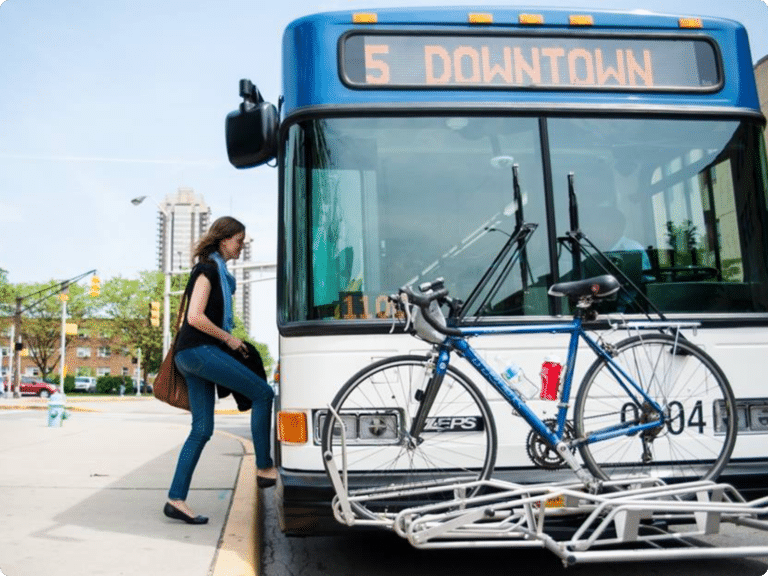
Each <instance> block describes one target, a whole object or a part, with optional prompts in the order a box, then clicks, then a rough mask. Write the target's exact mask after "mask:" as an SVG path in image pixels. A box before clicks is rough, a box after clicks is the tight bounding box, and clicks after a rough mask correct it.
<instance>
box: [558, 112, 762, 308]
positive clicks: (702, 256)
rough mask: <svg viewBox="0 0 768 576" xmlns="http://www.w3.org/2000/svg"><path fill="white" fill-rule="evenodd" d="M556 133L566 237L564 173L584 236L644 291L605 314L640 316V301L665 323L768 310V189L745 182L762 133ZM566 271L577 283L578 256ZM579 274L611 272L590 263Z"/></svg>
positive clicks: (658, 129) (691, 127) (670, 127)
mask: <svg viewBox="0 0 768 576" xmlns="http://www.w3.org/2000/svg"><path fill="white" fill-rule="evenodd" d="M549 130H550V133H549V135H550V142H551V144H552V158H553V161H552V165H553V175H554V182H555V206H556V212H557V222H558V227H559V228H558V233H559V234H560V235H562V233H563V232H564V231H565V230H568V228H569V220H568V210H567V207H568V201H567V183H566V177H565V174H567V173H568V172H574V173H575V183H576V185H575V188H576V192H577V197H578V200H579V206H580V215H581V222H580V224H581V229H582V230H583V231H584V232H585V234H586V235H587V236H588V237H589V238H590V239H591V240H593V241H594V242H595V244H596V245H597V247H598V248H599V249H600V250H602V251H604V252H605V253H606V255H607V256H608V257H609V259H610V260H611V261H612V262H613V263H614V264H616V265H617V266H618V267H619V269H620V270H621V271H622V272H623V273H625V274H626V275H627V277H628V278H629V279H630V280H631V281H632V283H634V284H635V285H636V287H637V290H635V289H632V288H630V289H628V290H627V291H626V292H625V293H624V294H623V295H621V296H620V297H619V298H618V299H617V301H616V303H615V304H613V305H611V306H609V307H608V309H606V310H604V311H622V312H625V311H626V312H632V311H635V312H637V311H641V310H643V309H644V305H643V304H642V297H641V296H640V294H639V292H640V293H642V294H644V295H645V296H647V297H648V298H649V299H650V300H651V301H652V302H653V304H654V305H655V306H657V307H658V308H659V309H661V310H662V311H663V312H749V311H765V310H767V309H768V292H767V291H766V280H767V279H768V274H767V271H766V264H765V262H764V259H762V258H760V254H761V252H762V251H763V250H764V249H765V246H766V238H765V236H764V234H762V233H761V232H760V231H761V230H762V229H763V227H764V225H765V220H766V211H765V202H764V201H762V195H763V190H764V186H765V182H764V181H762V182H759V181H756V180H755V179H753V178H750V177H748V175H751V174H754V173H755V170H754V166H752V162H754V158H757V152H758V150H759V146H760V139H759V130H758V129H757V128H756V127H755V126H752V125H749V124H746V123H740V122H738V121H734V120H728V121H724V120H696V121H671V120H662V119H658V120H650V119H643V120H629V119H621V120H614V119H594V120H585V119H578V120H576V119H556V120H552V121H550V123H549ZM619 135H621V136H619ZM574 142H578V143H580V146H579V147H575V146H574V145H573V143H574ZM582 143H583V145H582ZM737 191H738V192H737ZM748 235H752V236H753V237H750V238H747V237H746V236H748ZM595 260H598V259H597V258H596V259H595ZM559 264H560V274H561V277H562V276H565V277H572V276H573V274H574V273H573V271H572V267H573V262H572V259H571V257H570V254H569V255H567V256H566V255H564V254H561V257H560V260H559ZM582 272H583V274H584V275H594V274H596V273H602V272H601V271H600V270H598V268H597V266H596V265H595V263H594V261H591V260H590V259H589V257H588V258H586V259H585V260H584V262H582Z"/></svg>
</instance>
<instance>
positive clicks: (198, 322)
mask: <svg viewBox="0 0 768 576" xmlns="http://www.w3.org/2000/svg"><path fill="white" fill-rule="evenodd" d="M210 295H211V281H210V280H208V278H207V277H206V276H205V275H203V274H200V276H198V277H197V280H195V285H194V286H193V287H192V295H191V296H190V297H189V305H188V307H187V322H189V325H190V326H192V327H194V328H197V329H198V330H200V332H204V333H206V334H208V335H209V336H212V337H214V338H216V339H218V340H221V341H222V342H224V343H225V344H226V345H227V346H229V347H230V348H231V349H232V350H241V351H246V348H245V344H243V341H242V340H240V338H237V337H236V336H232V334H230V333H229V332H227V331H226V330H224V329H223V328H219V327H218V326H216V324H214V323H213V322H212V321H211V319H210V318H208V316H206V315H205V307H206V306H207V305H208V298H209V297H210Z"/></svg>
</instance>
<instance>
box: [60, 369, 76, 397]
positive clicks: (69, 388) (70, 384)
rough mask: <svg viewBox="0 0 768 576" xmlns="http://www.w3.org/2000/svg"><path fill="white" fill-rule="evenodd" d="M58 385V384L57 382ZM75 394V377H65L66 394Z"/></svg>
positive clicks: (70, 375) (68, 375)
mask: <svg viewBox="0 0 768 576" xmlns="http://www.w3.org/2000/svg"><path fill="white" fill-rule="evenodd" d="M56 384H58V382H56ZM74 392H75V376H74V375H73V374H67V375H66V376H64V394H72V393H74Z"/></svg>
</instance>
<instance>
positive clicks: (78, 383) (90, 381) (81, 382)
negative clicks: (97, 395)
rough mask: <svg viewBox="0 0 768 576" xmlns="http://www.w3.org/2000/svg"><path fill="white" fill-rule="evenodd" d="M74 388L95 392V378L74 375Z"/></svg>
mask: <svg viewBox="0 0 768 576" xmlns="http://www.w3.org/2000/svg"><path fill="white" fill-rule="evenodd" d="M75 390H78V391H82V392H96V378H93V377H91V376H75Z"/></svg>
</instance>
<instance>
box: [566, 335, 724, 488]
mask: <svg viewBox="0 0 768 576" xmlns="http://www.w3.org/2000/svg"><path fill="white" fill-rule="evenodd" d="M612 357H613V361H614V362H616V363H617V364H618V365H619V366H620V367H621V368H622V369H623V370H624V371H625V372H626V373H627V374H628V375H629V376H631V377H632V379H633V380H635V382H637V383H638V384H640V385H641V386H642V387H643V389H644V390H645V392H646V393H647V394H648V395H649V396H650V397H651V398H652V399H654V400H655V401H656V402H657V403H658V404H659V405H660V406H661V407H662V408H663V411H664V415H665V423H664V424H662V425H661V426H658V427H655V428H654V429H653V430H652V431H650V430H649V431H648V432H646V433H644V432H639V433H635V434H633V435H629V436H626V435H624V436H619V437H616V438H613V439H610V440H605V441H598V442H594V443H582V444H580V445H579V451H580V453H581V457H582V458H583V460H584V463H585V465H586V466H587V468H588V469H589V470H590V472H592V474H593V475H595V477H597V478H600V479H603V480H609V479H617V478H622V477H632V476H635V475H649V476H652V477H658V478H662V479H664V480H665V481H668V482H678V481H683V480H698V479H702V480H715V479H717V477H718V476H719V475H720V473H721V472H722V471H723V468H725V466H726V464H727V463H728V460H729V459H730V456H731V453H732V452H733V446H734V444H735V442H736V432H737V420H736V411H735V400H734V397H733V391H732V390H731V386H730V384H729V383H728V379H727V378H726V377H725V374H723V371H722V370H721V369H720V367H719V366H718V365H717V363H716V362H715V361H714V360H713V359H712V358H711V357H710V356H709V355H708V354H707V353H706V352H704V351H703V350H701V349H700V348H698V347H697V346H695V345H693V344H692V343H690V342H689V341H687V340H684V339H682V338H675V337H673V336H670V335H666V334H651V335H640V336H633V337H631V338H627V339H626V340H622V341H621V342H619V343H618V344H616V345H615V346H613V352H612ZM644 417H645V418H646V422H648V418H653V416H652V415H651V412H649V411H648V410H644V409H643V407H642V406H641V405H638V403H637V402H633V401H632V399H631V398H630V397H629V396H627V395H625V394H624V393H623V392H622V390H621V388H620V387H619V383H618V382H617V381H616V379H615V377H614V376H613V375H611V374H610V372H609V370H608V364H607V362H606V361H605V360H604V359H601V358H598V359H597V360H596V361H595V362H594V363H593V364H592V366H590V368H589V370H588V371H587V373H586V375H585V376H584V379H583V380H582V384H581V386H580V388H579V393H578V396H577V398H576V406H575V412H574V427H575V430H576V438H577V439H585V438H589V437H590V435H594V434H595V433H596V431H597V430H600V429H604V428H605V427H607V426H611V425H617V424H619V423H623V422H627V421H638V419H639V420H640V421H642V420H643V418H644ZM651 421H652V420H651ZM644 435H645V438H646V441H645V444H646V446H647V449H644V447H643V445H644V440H643V438H644Z"/></svg>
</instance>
